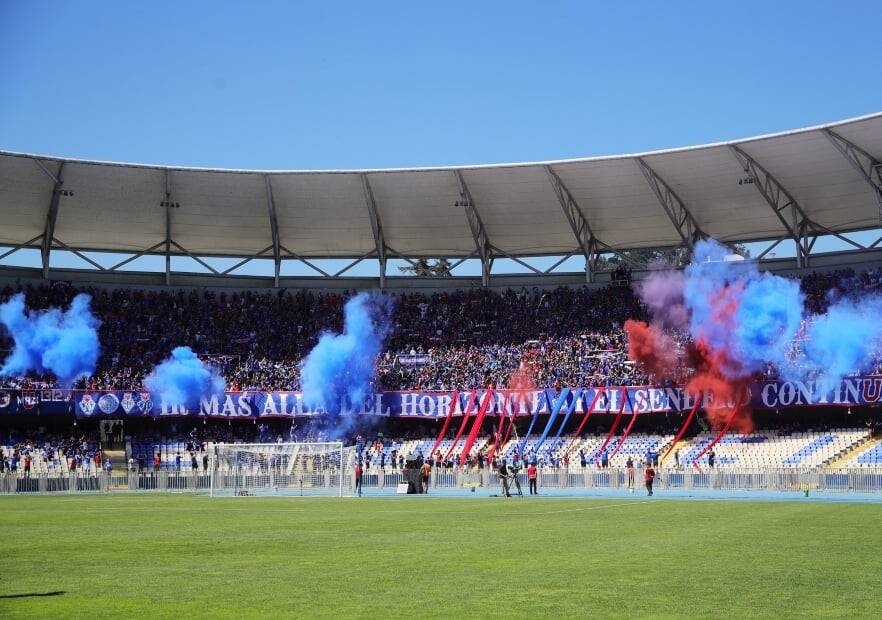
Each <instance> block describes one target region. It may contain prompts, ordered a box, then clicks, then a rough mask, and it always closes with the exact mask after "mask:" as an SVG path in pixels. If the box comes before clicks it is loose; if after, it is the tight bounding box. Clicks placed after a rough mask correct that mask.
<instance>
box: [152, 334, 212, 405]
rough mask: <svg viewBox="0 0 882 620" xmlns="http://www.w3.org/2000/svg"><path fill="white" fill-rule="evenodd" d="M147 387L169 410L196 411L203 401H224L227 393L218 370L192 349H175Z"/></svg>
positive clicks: (154, 372)
mask: <svg viewBox="0 0 882 620" xmlns="http://www.w3.org/2000/svg"><path fill="white" fill-rule="evenodd" d="M144 385H145V386H146V387H147V389H148V390H149V391H150V393H151V394H153V395H156V396H158V397H159V401H160V402H161V403H163V404H164V405H165V406H167V407H179V406H186V407H188V408H192V407H197V406H198V405H199V399H200V398H202V397H206V398H210V397H211V396H217V397H218V398H221V397H223V394H224V391H225V389H226V386H225V384H224V380H223V378H222V377H221V376H220V374H219V373H218V370H217V368H215V367H214V366H211V365H209V364H205V363H203V362H202V360H200V359H199V358H198V357H197V356H196V354H195V353H193V350H192V349H191V348H190V347H176V348H175V349H174V350H173V351H172V352H171V356H169V358H168V359H166V360H165V361H163V362H162V363H160V364H159V365H157V366H156V368H154V369H153V372H151V373H150V375H149V376H147V378H146V379H144Z"/></svg>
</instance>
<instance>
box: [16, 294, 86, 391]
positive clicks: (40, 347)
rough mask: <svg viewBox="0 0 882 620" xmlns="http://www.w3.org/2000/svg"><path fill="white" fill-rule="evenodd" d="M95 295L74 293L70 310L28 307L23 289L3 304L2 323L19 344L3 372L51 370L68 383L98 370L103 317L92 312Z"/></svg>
mask: <svg viewBox="0 0 882 620" xmlns="http://www.w3.org/2000/svg"><path fill="white" fill-rule="evenodd" d="M91 301H92V298H91V297H90V296H89V295H85V294H81V295H77V296H76V297H74V299H73V301H72V302H71V304H70V307H69V308H68V309H67V310H61V309H60V308H50V309H49V310H42V311H28V310H27V309H26V308H25V298H24V295H23V294H21V293H19V294H18V295H15V296H14V297H12V298H11V299H10V300H9V301H7V302H6V303H4V304H2V305H0V323H3V325H4V326H5V327H6V329H7V331H8V332H9V335H10V336H12V339H13V341H14V342H15V345H14V347H13V349H12V353H11V354H10V355H9V357H7V358H6V361H5V362H4V364H3V367H2V368H0V375H2V376H5V377H8V376H20V375H24V374H26V373H27V372H29V371H34V372H38V373H43V372H51V373H52V374H53V375H55V376H56V378H57V379H58V382H59V383H60V384H61V385H63V386H64V387H70V386H71V385H72V384H73V382H74V381H76V380H77V379H80V378H82V377H88V376H89V375H91V374H92V373H94V372H95V365H96V364H97V362H98V356H99V355H100V353H101V346H100V344H99V342H98V327H99V326H100V325H101V323H100V321H98V319H96V318H95V317H94V316H92V312H91V310H90V304H91Z"/></svg>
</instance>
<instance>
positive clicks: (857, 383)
mask: <svg viewBox="0 0 882 620" xmlns="http://www.w3.org/2000/svg"><path fill="white" fill-rule="evenodd" d="M597 391H598V388H586V389H584V390H581V391H579V390H576V391H573V392H571V393H569V394H566V395H565V396H564V398H565V399H566V402H565V403H563V404H562V405H561V406H564V405H565V406H566V410H567V411H571V413H573V414H580V413H584V412H585V410H586V409H587V408H588V407H590V406H591V403H592V402H593V403H594V408H593V410H592V414H605V413H613V414H618V413H619V411H623V413H624V414H626V415H630V414H633V413H635V412H636V413H666V412H679V411H689V410H690V409H692V407H693V405H694V404H695V401H694V399H693V398H692V397H691V396H690V395H689V394H687V393H686V391H685V390H684V389H683V388H681V387H671V388H661V387H635V386H631V387H607V388H604V389H603V390H602V391H601V393H600V395H599V396H598V397H597V398H595V395H597ZM626 392H627V393H626ZM454 394H455V393H454V392H382V393H379V394H374V395H373V396H372V397H371V398H370V399H368V400H367V401H365V403H364V406H363V407H362V408H360V409H359V410H357V411H354V412H343V413H344V414H347V413H349V414H351V413H355V414H358V415H374V416H383V417H391V418H422V419H435V418H444V417H446V416H447V413H448V411H450V408H451V405H452V404H453V398H454ZM483 396H484V392H483V391H479V392H478V400H477V402H483ZM559 396H560V394H559V393H557V394H554V396H553V398H552V399H551V400H555V402H556V400H557V399H558V398H559ZM469 397H470V393H469V392H468V391H463V392H460V393H459V396H458V398H459V400H460V406H459V407H457V408H456V410H455V411H454V413H453V417H460V416H461V415H462V412H463V411H465V409H466V408H467V406H468V399H469ZM492 398H493V402H492V403H491V404H490V406H489V408H488V410H487V413H486V415H487V416H490V417H495V416H499V415H506V416H508V415H513V416H528V415H533V414H544V413H548V412H549V407H551V406H553V404H550V399H549V397H548V396H547V395H546V393H545V391H544V390H538V389H537V390H526V391H509V390H496V391H494V392H493V396H492ZM704 400H705V401H706V402H712V400H713V395H712V394H708V395H706V396H705V398H704ZM623 401H624V402H623ZM880 401H882V376H864V377H848V378H845V379H843V380H842V381H841V382H840V383H839V385H837V386H835V387H834V388H833V389H829V390H824V389H822V388H821V387H820V386H819V385H818V384H816V383H815V382H812V381H808V382H798V381H797V382H794V381H778V382H765V383H755V384H754V385H752V386H750V387H749V388H747V389H745V391H744V393H743V394H741V398H740V404H741V405H750V406H751V407H753V408H754V409H779V408H780V409H783V408H790V407H824V406H852V407H859V406H864V405H874V404H877V403H879V402H880ZM702 404H704V403H702ZM735 404H736V403H730V405H731V406H734V405H735ZM10 413H25V414H27V413H39V414H47V415H64V414H74V415H75V416H76V417H78V418H98V417H113V418H119V417H127V416H128V417H168V416H177V417H187V416H197V417H198V416H202V417H212V418H272V417H283V418H297V417H310V416H317V415H323V414H326V413H327V412H326V411H325V410H324V409H322V408H321V407H315V408H311V407H307V406H306V405H305V404H304V402H303V395H302V394H301V393H300V392H227V393H226V394H225V395H224V396H223V397H221V398H218V397H217V396H213V397H211V398H203V399H201V401H200V402H199V404H198V406H196V405H194V406H192V407H183V406H175V407H172V406H168V405H167V404H166V403H163V402H161V401H160V400H159V399H158V398H156V397H155V396H154V395H151V394H150V393H149V392H146V391H142V392H137V391H113V390H102V391H69V390H58V389H44V390H8V389H7V390H2V389H0V415H3V414H10Z"/></svg>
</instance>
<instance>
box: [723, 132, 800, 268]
mask: <svg viewBox="0 0 882 620" xmlns="http://www.w3.org/2000/svg"><path fill="white" fill-rule="evenodd" d="M729 148H730V149H731V151H732V153H733V154H734V155H735V159H737V160H738V163H739V164H741V167H742V168H743V169H744V172H745V173H746V174H747V175H748V176H749V177H750V178H751V179H753V183H752V184H753V186H754V187H756V190H757V191H758V192H759V193H760V195H761V196H762V197H763V199H765V201H766V202H767V203H768V205H769V207H771V209H772V211H773V212H774V213H775V216H776V217H777V218H778V221H780V222H781V225H782V226H784V229H785V230H786V231H787V234H788V236H789V237H790V238H791V239H793V242H794V243H795V244H796V265H797V267H800V268H802V267H808V266H809V253H810V252H811V245H812V244H810V243H809V233H810V232H812V231H813V230H814V228H815V226H814V223H813V222H812V221H811V220H810V219H808V217H806V215H805V212H804V211H803V210H802V207H801V206H799V203H798V202H796V199H795V198H793V196H791V195H790V192H788V191H787V189H786V188H785V187H784V186H783V185H781V184H780V183H779V182H778V180H777V179H776V178H775V177H773V176H772V175H771V174H770V173H769V171H768V170H766V169H765V168H763V167H762V166H761V165H760V164H759V163H758V162H757V161H756V160H755V159H753V158H752V157H751V156H750V155H748V154H747V153H745V152H744V151H743V150H741V148H739V147H737V146H735V145H734V144H733V145H730V146H729Z"/></svg>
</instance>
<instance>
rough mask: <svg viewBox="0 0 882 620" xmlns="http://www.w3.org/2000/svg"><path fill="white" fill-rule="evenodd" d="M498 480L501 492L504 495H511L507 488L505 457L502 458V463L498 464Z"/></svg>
mask: <svg viewBox="0 0 882 620" xmlns="http://www.w3.org/2000/svg"><path fill="white" fill-rule="evenodd" d="M499 481H500V482H501V483H502V494H503V495H505V496H506V497H511V493H510V492H509V490H508V465H507V464H506V462H505V459H502V463H501V464H500V465H499Z"/></svg>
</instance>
